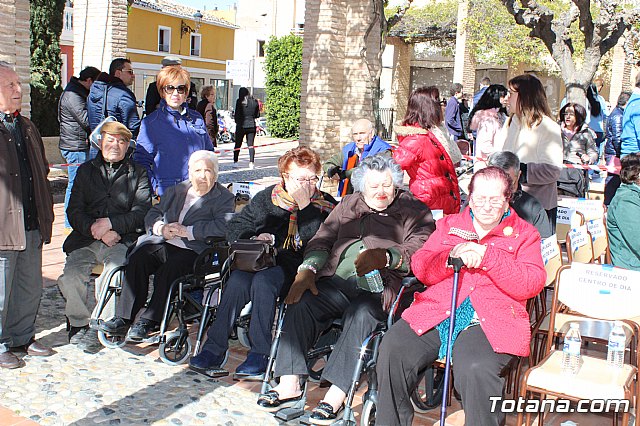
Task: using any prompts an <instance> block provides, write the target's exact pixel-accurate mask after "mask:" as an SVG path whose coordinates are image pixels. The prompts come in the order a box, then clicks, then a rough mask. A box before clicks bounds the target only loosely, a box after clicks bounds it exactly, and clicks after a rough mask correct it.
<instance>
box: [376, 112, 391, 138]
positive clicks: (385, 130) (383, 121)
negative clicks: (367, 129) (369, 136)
mask: <svg viewBox="0 0 640 426" xmlns="http://www.w3.org/2000/svg"><path fill="white" fill-rule="evenodd" d="M395 116H396V110H395V108H380V109H378V113H377V117H376V121H377V122H378V123H379V126H380V127H379V128H378V134H379V135H380V137H381V138H382V139H384V140H387V141H390V140H391V138H392V135H393V122H394V121H395Z"/></svg>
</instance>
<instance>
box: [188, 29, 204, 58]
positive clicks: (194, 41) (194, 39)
mask: <svg viewBox="0 0 640 426" xmlns="http://www.w3.org/2000/svg"><path fill="white" fill-rule="evenodd" d="M201 45H202V35H201V34H191V49H190V50H191V56H200V46H201Z"/></svg>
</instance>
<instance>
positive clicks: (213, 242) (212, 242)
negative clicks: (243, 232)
mask: <svg viewBox="0 0 640 426" xmlns="http://www.w3.org/2000/svg"><path fill="white" fill-rule="evenodd" d="M225 242H227V240H226V238H224V237H213V236H211V237H206V238H205V239H204V243H205V244H206V245H208V246H212V247H213V246H217V245H218V244H220V243H225Z"/></svg>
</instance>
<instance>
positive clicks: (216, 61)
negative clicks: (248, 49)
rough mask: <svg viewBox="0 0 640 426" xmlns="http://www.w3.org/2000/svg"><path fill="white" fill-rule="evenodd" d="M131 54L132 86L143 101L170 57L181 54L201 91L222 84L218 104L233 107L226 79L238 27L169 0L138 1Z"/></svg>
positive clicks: (131, 22)
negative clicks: (150, 85) (227, 66)
mask: <svg viewBox="0 0 640 426" xmlns="http://www.w3.org/2000/svg"><path fill="white" fill-rule="evenodd" d="M127 27H128V32H127V48H126V56H127V58H129V59H130V60H131V63H132V66H133V68H134V70H135V73H136V78H135V82H134V85H133V87H132V90H133V91H134V93H135V94H136V98H137V99H138V100H143V99H144V97H145V93H146V90H147V87H148V86H149V83H151V82H153V81H155V78H156V75H157V73H158V71H159V70H160V68H161V65H160V61H161V60H162V58H163V57H165V56H169V55H171V56H177V57H178V58H180V59H181V60H182V66H183V67H184V68H186V69H187V70H188V71H189V73H190V74H191V81H192V82H194V83H195V84H196V87H197V88H198V93H199V92H200V88H201V87H202V86H204V85H213V86H214V87H216V104H217V107H218V108H219V109H229V105H230V98H229V97H230V96H231V93H230V92H231V90H230V88H231V86H230V82H229V80H226V79H225V68H226V60H229V59H233V47H234V33H235V30H236V28H237V26H235V25H233V24H231V23H230V22H227V21H225V20H223V19H220V18H217V17H215V16H212V15H209V14H205V15H202V14H200V13H199V11H196V10H195V9H192V8H190V7H186V6H182V5H178V4H176V3H173V2H170V1H168V0H136V1H135V2H134V3H133V5H132V6H131V7H130V8H129V13H128V17H127Z"/></svg>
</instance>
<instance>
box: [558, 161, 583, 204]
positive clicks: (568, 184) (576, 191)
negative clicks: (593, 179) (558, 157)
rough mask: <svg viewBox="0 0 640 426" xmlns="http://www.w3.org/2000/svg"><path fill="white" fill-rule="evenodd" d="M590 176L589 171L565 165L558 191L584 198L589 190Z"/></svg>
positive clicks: (559, 180) (559, 179)
mask: <svg viewBox="0 0 640 426" xmlns="http://www.w3.org/2000/svg"><path fill="white" fill-rule="evenodd" d="M588 184H589V178H588V177H587V171H586V170H582V169H570V168H567V167H564V168H563V169H562V171H561V172H560V177H559V178H558V193H559V194H560V195H569V196H573V197H578V198H584V197H585V195H586V192H587V188H588Z"/></svg>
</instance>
